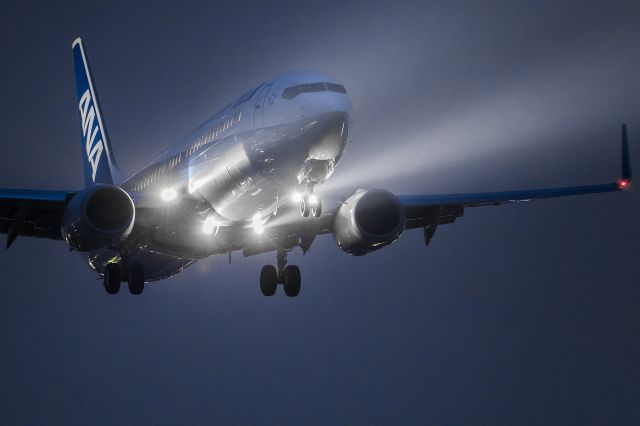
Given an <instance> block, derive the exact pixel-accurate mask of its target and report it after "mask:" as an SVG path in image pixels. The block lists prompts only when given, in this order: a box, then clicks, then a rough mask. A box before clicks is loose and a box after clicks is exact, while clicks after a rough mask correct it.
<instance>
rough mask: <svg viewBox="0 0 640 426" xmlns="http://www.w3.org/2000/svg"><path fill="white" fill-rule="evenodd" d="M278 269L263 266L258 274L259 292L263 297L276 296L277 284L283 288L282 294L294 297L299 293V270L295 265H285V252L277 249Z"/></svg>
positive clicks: (300, 280) (271, 266)
mask: <svg viewBox="0 0 640 426" xmlns="http://www.w3.org/2000/svg"><path fill="white" fill-rule="evenodd" d="M277 257H278V269H277V270H276V268H275V267H274V266H273V265H265V266H263V267H262V272H260V290H261V291H262V294H263V295H265V296H273V295H274V294H276V288H277V287H278V284H282V285H283V287H284V294H286V295H287V296H289V297H296V296H297V295H298V294H299V293H300V284H301V282H302V277H301V276H300V268H298V267H297V266H296V265H287V251H286V250H285V249H278V256H277Z"/></svg>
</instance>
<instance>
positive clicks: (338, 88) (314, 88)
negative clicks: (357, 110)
mask: <svg viewBox="0 0 640 426" xmlns="http://www.w3.org/2000/svg"><path fill="white" fill-rule="evenodd" d="M326 90H328V91H330V92H337V93H347V90H346V89H345V88H344V86H342V85H340V84H336V83H308V84H299V85H297V86H291V87H287V88H286V89H284V91H283V92H282V97H283V98H284V99H293V98H295V97H296V96H298V95H299V94H301V93H312V92H324V91H326Z"/></svg>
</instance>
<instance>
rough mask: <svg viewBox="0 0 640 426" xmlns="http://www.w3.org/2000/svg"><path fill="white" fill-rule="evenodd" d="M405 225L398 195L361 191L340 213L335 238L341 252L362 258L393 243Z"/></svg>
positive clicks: (334, 225) (337, 218) (334, 224)
mask: <svg viewBox="0 0 640 426" xmlns="http://www.w3.org/2000/svg"><path fill="white" fill-rule="evenodd" d="M404 225H405V213H404V208H403V207H402V204H400V201H399V200H398V198H397V197H396V196H395V195H393V194H392V193H390V192H388V191H384V190H379V189H374V190H366V191H359V192H356V193H355V194H353V195H352V196H351V197H349V198H347V200H346V201H345V202H344V203H343V204H342V206H340V208H339V209H338V213H337V214H336V217H335V219H334V221H333V237H334V238H335V240H336V243H338V246H340V248H341V249H342V250H344V251H346V252H347V253H349V254H352V255H354V256H361V255H363V254H367V253H369V252H371V251H374V250H378V249H381V248H382V247H384V246H386V245H388V244H391V243H392V242H394V241H395V240H396V239H398V237H399V236H400V234H402V231H404Z"/></svg>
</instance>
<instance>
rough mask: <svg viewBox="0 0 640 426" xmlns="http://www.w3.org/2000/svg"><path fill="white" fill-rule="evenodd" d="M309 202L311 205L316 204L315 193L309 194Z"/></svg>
mask: <svg viewBox="0 0 640 426" xmlns="http://www.w3.org/2000/svg"><path fill="white" fill-rule="evenodd" d="M309 204H311V205H312V206H315V205H316V204H318V197H316V196H315V195H309Z"/></svg>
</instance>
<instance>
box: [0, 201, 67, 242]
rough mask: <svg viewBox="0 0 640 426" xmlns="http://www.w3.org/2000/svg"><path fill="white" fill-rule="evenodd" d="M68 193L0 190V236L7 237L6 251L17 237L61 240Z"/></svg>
mask: <svg viewBox="0 0 640 426" xmlns="http://www.w3.org/2000/svg"><path fill="white" fill-rule="evenodd" d="M74 194H75V193H74V192H67V191H39V190H30V189H0V233H2V234H7V248H9V246H11V244H12V243H13V242H14V241H15V239H16V238H17V237H18V236H19V235H23V236H27V237H36V238H48V239H54V240H61V239H62V235H61V234H60V226H61V224H62V215H63V213H64V208H65V206H66V205H67V202H68V201H69V199H71V197H72V196H73V195H74Z"/></svg>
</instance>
